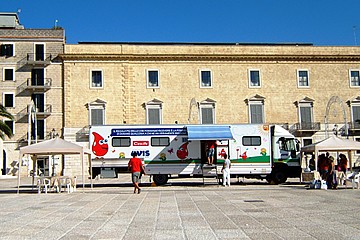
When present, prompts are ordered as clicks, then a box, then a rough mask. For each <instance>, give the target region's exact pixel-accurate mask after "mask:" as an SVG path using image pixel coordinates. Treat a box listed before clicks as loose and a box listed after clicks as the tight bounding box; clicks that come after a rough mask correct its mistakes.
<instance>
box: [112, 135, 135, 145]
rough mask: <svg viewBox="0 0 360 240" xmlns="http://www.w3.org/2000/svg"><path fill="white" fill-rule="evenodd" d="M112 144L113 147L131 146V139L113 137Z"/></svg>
mask: <svg viewBox="0 0 360 240" xmlns="http://www.w3.org/2000/svg"><path fill="white" fill-rule="evenodd" d="M111 144H112V146H113V147H130V146H131V139H130V138H129V137H113V138H112V140H111Z"/></svg>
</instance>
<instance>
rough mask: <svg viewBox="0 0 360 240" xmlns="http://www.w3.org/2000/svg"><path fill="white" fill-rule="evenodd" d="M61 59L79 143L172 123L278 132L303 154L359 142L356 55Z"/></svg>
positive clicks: (86, 54)
mask: <svg viewBox="0 0 360 240" xmlns="http://www.w3.org/2000/svg"><path fill="white" fill-rule="evenodd" d="M61 59H62V60H63V64H64V137H65V139H67V140H71V141H74V142H79V143H80V142H83V144H87V141H88V135H87V134H88V126H89V125H99V124H100V125H102V124H174V123H179V124H186V123H200V124H201V123H216V124H231V123H273V124H280V125H282V126H284V127H285V128H287V129H288V130H290V132H292V133H293V134H294V135H295V136H297V137H298V139H299V140H300V141H301V143H302V145H307V144H310V143H313V142H317V141H319V140H322V139H324V138H325V137H326V136H327V135H330V134H338V135H343V136H344V137H345V136H348V137H349V138H351V139H355V140H360V132H359V130H360V127H359V126H360V125H359V124H358V123H357V122H356V120H358V119H360V91H359V90H360V79H359V71H360V48H359V47H340V46H313V45H311V44H239V43H234V44H232V43H225V44H221V43H216V44H211V43H208V44H207V43H204V44H200V43H95V42H80V43H79V44H74V45H73V44H67V45H66V46H65V53H64V54H62V55H61ZM359 154H360V153H359ZM356 159H358V155H356V156H355V157H354V158H353V160H356ZM67 162H69V166H68V167H69V169H74V168H75V164H76V163H75V162H73V163H71V160H69V161H67ZM72 165H73V166H72Z"/></svg>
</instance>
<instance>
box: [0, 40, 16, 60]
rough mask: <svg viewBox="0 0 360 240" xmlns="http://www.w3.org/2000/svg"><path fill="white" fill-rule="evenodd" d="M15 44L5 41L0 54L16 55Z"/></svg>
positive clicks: (6, 55)
mask: <svg viewBox="0 0 360 240" xmlns="http://www.w3.org/2000/svg"><path fill="white" fill-rule="evenodd" d="M14 55H15V54H14V44H13V43H5V44H1V48H0V56H1V57H4V56H5V57H12V56H14Z"/></svg>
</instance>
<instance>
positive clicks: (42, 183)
mask: <svg viewBox="0 0 360 240" xmlns="http://www.w3.org/2000/svg"><path fill="white" fill-rule="evenodd" d="M36 185H37V189H38V194H40V193H41V192H42V190H44V192H45V194H47V192H48V189H50V179H48V178H39V179H38V180H37V184H36Z"/></svg>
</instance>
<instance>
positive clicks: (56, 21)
mask: <svg viewBox="0 0 360 240" xmlns="http://www.w3.org/2000/svg"><path fill="white" fill-rule="evenodd" d="M58 22H59V21H58V20H57V19H56V20H55V29H56V28H57V23H58Z"/></svg>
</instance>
